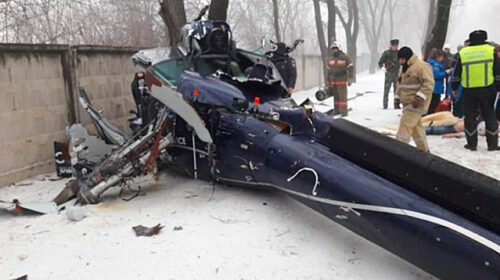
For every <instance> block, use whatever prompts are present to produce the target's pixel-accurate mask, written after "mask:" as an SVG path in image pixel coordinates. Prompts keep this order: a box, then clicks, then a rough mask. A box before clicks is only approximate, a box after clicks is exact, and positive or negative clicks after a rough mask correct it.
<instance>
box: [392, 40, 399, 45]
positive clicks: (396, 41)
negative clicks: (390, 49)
mask: <svg viewBox="0 0 500 280" xmlns="http://www.w3.org/2000/svg"><path fill="white" fill-rule="evenodd" d="M394 45H399V40H398V39H392V40H391V46H394Z"/></svg>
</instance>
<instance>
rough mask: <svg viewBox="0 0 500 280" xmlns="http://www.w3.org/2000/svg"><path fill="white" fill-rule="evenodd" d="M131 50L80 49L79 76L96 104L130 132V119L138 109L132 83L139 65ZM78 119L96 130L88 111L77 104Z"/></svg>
mask: <svg viewBox="0 0 500 280" xmlns="http://www.w3.org/2000/svg"><path fill="white" fill-rule="evenodd" d="M131 55H132V54H129V53H101V52H94V51H86V52H82V51H81V52H79V53H78V56H77V68H76V76H77V80H78V83H79V85H80V86H83V87H84V88H85V90H86V92H87V94H88V96H89V98H90V100H91V102H92V105H93V106H94V107H95V108H96V109H98V110H102V112H103V115H104V116H105V117H106V118H108V119H109V120H110V121H111V123H113V125H115V126H116V127H117V128H119V129H120V130H121V131H124V132H126V133H130V129H129V127H128V124H127V119H129V118H131V117H133V115H131V114H130V113H129V111H130V110H131V109H134V110H136V109H135V103H134V99H133V97H132V92H131V83H132V79H133V77H134V72H135V68H134V66H133V64H132V60H131ZM77 108H78V110H77V111H76V114H77V119H79V121H80V122H81V123H82V124H84V125H85V126H86V127H90V129H89V130H90V131H94V127H93V125H91V119H90V117H89V116H88V114H87V113H86V112H85V111H84V110H82V109H81V107H80V106H77Z"/></svg>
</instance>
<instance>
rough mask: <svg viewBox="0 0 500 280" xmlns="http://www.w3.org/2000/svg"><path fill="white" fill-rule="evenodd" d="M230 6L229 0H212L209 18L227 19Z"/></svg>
mask: <svg viewBox="0 0 500 280" xmlns="http://www.w3.org/2000/svg"><path fill="white" fill-rule="evenodd" d="M228 6H229V0H212V1H211V2H210V8H209V10H208V19H209V20H220V21H226V20H227V9H228Z"/></svg>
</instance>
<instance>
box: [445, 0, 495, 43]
mask: <svg viewBox="0 0 500 280" xmlns="http://www.w3.org/2000/svg"><path fill="white" fill-rule="evenodd" d="M499 12H500V0H466V1H465V2H464V3H463V4H461V5H458V6H456V7H454V8H453V9H452V11H451V17H450V25H449V26H448V40H447V41H448V42H449V43H450V44H451V45H452V48H453V51H455V50H456V49H455V48H456V46H457V45H458V44H462V43H463V41H464V40H465V39H467V38H468V37H469V33H470V32H471V31H474V30H477V29H483V30H486V31H487V32H488V39H489V40H491V41H495V42H496V43H500V14H499Z"/></svg>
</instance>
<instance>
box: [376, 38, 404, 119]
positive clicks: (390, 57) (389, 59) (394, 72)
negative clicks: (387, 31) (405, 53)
mask: <svg viewBox="0 0 500 280" xmlns="http://www.w3.org/2000/svg"><path fill="white" fill-rule="evenodd" d="M398 48H399V40H397V39H392V40H391V47H390V49H388V50H386V51H385V52H384V53H383V54H382V56H381V57H380V59H379V61H378V67H379V68H382V66H383V67H385V83H384V110H385V109H387V102H388V99H389V91H390V90H391V85H392V88H393V90H394V109H401V108H400V107H399V99H396V88H397V87H398V75H399V63H398Z"/></svg>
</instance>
